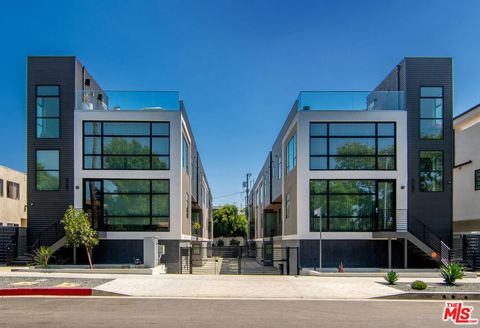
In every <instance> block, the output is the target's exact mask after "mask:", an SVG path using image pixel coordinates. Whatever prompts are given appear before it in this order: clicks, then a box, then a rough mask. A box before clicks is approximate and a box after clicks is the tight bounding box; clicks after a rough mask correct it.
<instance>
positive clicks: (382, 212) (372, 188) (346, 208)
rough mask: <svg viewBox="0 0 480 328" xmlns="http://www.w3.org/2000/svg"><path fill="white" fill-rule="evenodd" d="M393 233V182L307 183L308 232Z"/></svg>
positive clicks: (345, 181) (314, 181) (328, 181)
mask: <svg viewBox="0 0 480 328" xmlns="http://www.w3.org/2000/svg"><path fill="white" fill-rule="evenodd" d="M320 222H321V223H322V231H391V230H395V222H396V221H395V181H393V180H310V231H312V232H315V231H319V228H320Z"/></svg>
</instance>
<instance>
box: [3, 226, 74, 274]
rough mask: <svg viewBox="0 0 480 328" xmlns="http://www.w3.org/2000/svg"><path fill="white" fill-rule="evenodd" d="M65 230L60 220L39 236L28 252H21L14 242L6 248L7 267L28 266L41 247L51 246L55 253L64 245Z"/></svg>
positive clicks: (28, 247)
mask: <svg viewBox="0 0 480 328" xmlns="http://www.w3.org/2000/svg"><path fill="white" fill-rule="evenodd" d="M64 237H65V229H64V227H63V225H62V224H61V223H60V220H58V221H56V222H54V223H52V224H51V225H50V226H48V227H47V228H45V229H43V230H42V232H40V233H39V234H38V237H37V239H36V240H35V241H34V242H33V243H32V244H31V245H29V246H27V249H26V251H24V252H19V247H18V246H19V245H18V244H17V242H16V241H15V240H12V241H11V242H10V243H9V244H8V245H7V247H6V259H7V260H6V264H7V265H28V264H30V263H32V261H33V253H34V252H35V250H37V249H38V248H39V247H40V246H49V247H51V248H52V250H53V252H55V251H57V250H58V249H59V248H61V247H62V246H63V245H64Z"/></svg>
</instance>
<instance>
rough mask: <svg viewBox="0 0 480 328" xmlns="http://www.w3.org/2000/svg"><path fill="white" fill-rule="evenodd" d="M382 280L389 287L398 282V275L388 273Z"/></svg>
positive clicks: (393, 272)
mask: <svg viewBox="0 0 480 328" xmlns="http://www.w3.org/2000/svg"><path fill="white" fill-rule="evenodd" d="M384 278H385V280H386V281H387V282H388V284H389V285H395V283H396V282H397V280H398V273H396V272H395V271H393V270H392V271H389V272H387V274H386V275H385V277H384Z"/></svg>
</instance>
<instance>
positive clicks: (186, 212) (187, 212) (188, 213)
mask: <svg viewBox="0 0 480 328" xmlns="http://www.w3.org/2000/svg"><path fill="white" fill-rule="evenodd" d="M185 215H186V217H187V219H188V218H190V197H189V195H188V192H187V193H185Z"/></svg>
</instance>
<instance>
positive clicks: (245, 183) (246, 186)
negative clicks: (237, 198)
mask: <svg viewBox="0 0 480 328" xmlns="http://www.w3.org/2000/svg"><path fill="white" fill-rule="evenodd" d="M251 176H252V173H247V174H246V176H245V181H244V182H243V187H244V188H245V191H246V197H245V215H246V216H247V220H248V230H247V238H249V237H250V217H251V215H250V214H251V213H249V212H248V193H249V184H250V177H251Z"/></svg>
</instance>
